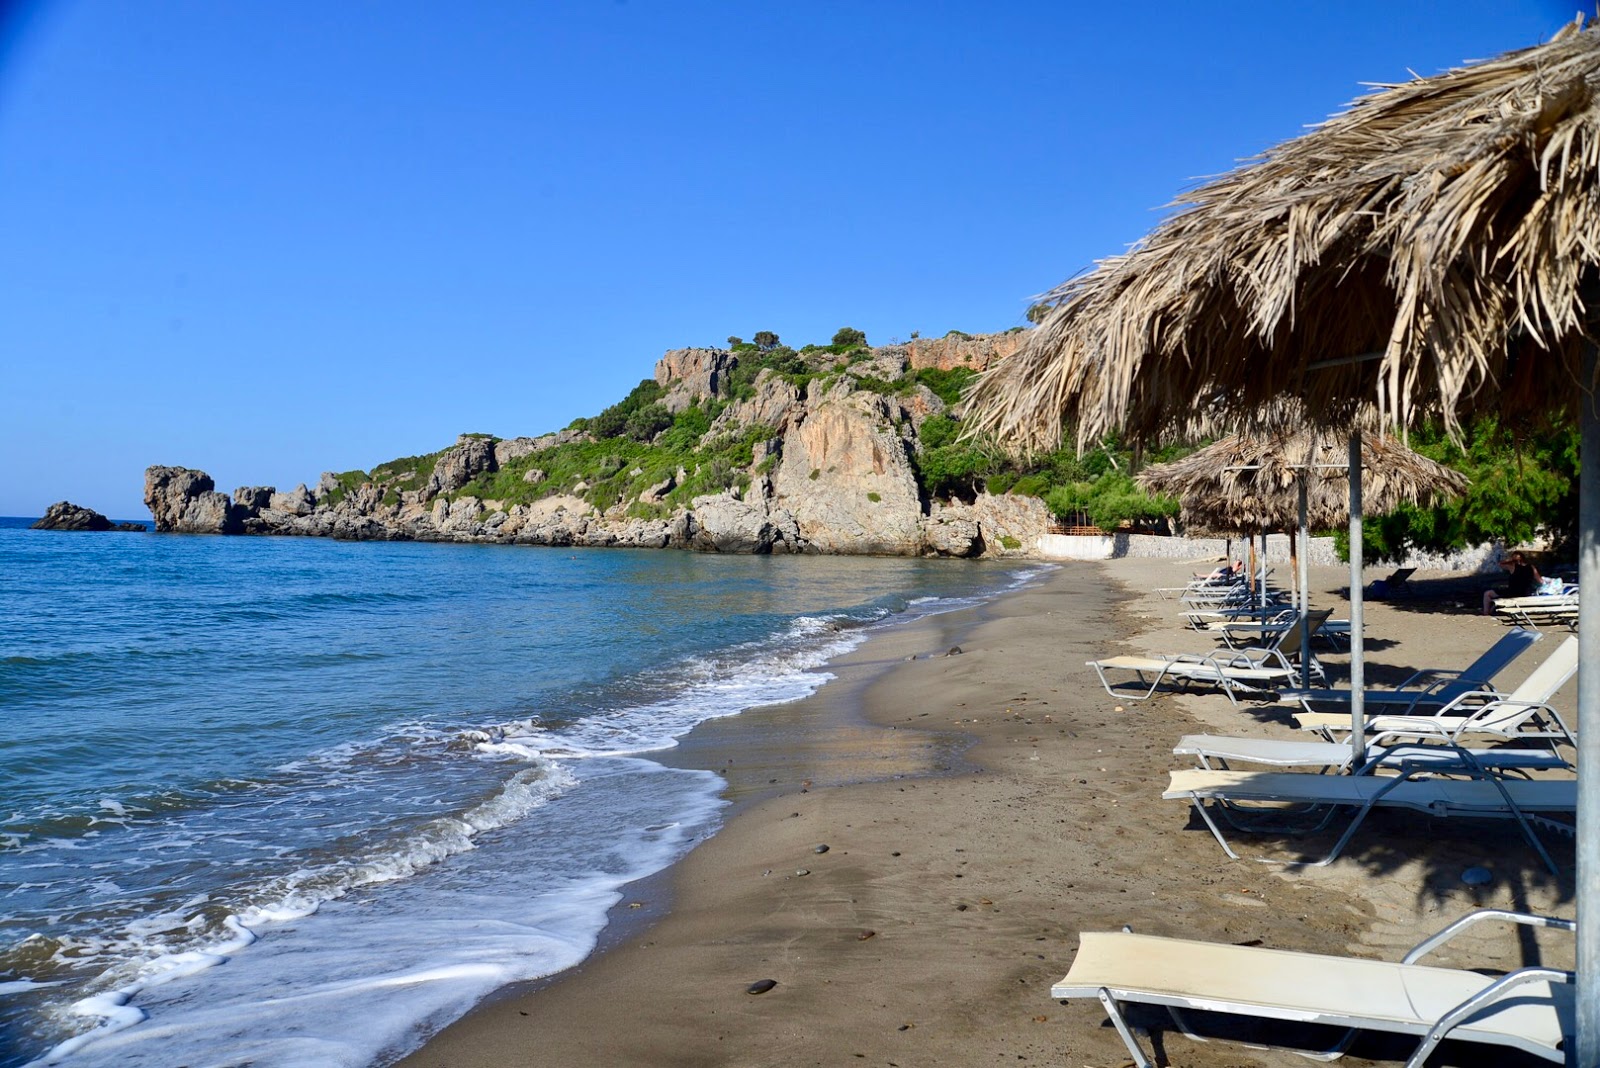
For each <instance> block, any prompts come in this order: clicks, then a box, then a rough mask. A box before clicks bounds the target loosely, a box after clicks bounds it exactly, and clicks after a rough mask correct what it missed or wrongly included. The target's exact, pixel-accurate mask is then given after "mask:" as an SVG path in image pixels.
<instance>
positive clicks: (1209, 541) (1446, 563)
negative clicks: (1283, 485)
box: [1035, 533, 1504, 574]
mask: <svg viewBox="0 0 1600 1068" xmlns="http://www.w3.org/2000/svg"><path fill="white" fill-rule="evenodd" d="M1035 551H1036V552H1037V554H1038V555H1039V556H1040V557H1042V558H1043V559H1046V560H1120V559H1122V558H1124V557H1136V558H1140V559H1151V560H1194V561H1204V560H1219V559H1223V558H1231V559H1235V560H1242V559H1244V558H1245V556H1246V554H1247V553H1248V552H1249V551H1250V547H1249V546H1248V545H1246V544H1245V540H1244V538H1242V537H1239V538H1168V537H1161V536H1159V535H1155V534H1126V533H1117V534H1103V535H1100V536H1098V537H1096V536H1075V535H1067V534H1046V535H1044V536H1043V537H1041V538H1040V539H1039V543H1038V546H1037V548H1036V550H1035ZM1259 551H1260V543H1259V542H1257V552H1258V553H1259ZM1307 555H1308V556H1309V558H1310V562H1311V563H1312V564H1313V565H1315V566H1317V567H1344V566H1346V564H1345V561H1343V560H1341V559H1339V554H1338V553H1337V552H1336V551H1335V549H1334V546H1333V539H1332V538H1312V539H1311V547H1310V552H1309V553H1308V554H1307ZM1502 555H1504V548H1503V547H1502V546H1498V545H1491V544H1484V545H1479V546H1476V547H1474V548H1471V549H1463V550H1460V551H1458V552H1454V553H1449V554H1445V555H1438V554H1434V553H1413V554H1411V555H1410V556H1408V557H1407V558H1406V559H1405V560H1403V561H1401V562H1400V563H1399V564H1387V563H1385V564H1383V565H1373V566H1385V567H1415V568H1418V569H1421V570H1429V571H1459V572H1476V573H1480V574H1481V573H1487V572H1492V571H1494V570H1495V569H1496V568H1497V567H1498V566H1499V562H1500V558H1501V556H1502ZM1266 559H1267V562H1268V563H1272V564H1287V563H1288V562H1289V560H1290V554H1289V536H1288V535H1287V534H1268V535H1267V549H1266Z"/></svg>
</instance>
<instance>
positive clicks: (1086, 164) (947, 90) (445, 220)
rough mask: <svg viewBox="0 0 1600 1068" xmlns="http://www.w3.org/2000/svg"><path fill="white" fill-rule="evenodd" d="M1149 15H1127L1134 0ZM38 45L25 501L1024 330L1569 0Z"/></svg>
mask: <svg viewBox="0 0 1600 1068" xmlns="http://www.w3.org/2000/svg"><path fill="white" fill-rule="evenodd" d="M1113 9H1115V10H1113ZM4 11H10V12H11V18H10V20H9V24H8V25H6V26H5V27H4V29H3V31H0V515H39V514H41V513H42V512H43V510H44V508H45V506H46V505H48V504H49V503H50V502H52V501H55V500H60V499H63V498H66V499H70V500H73V501H76V502H78V503H80V504H85V505H88V506H90V507H92V508H95V509H97V510H99V511H102V512H106V513H108V514H110V515H112V516H113V517H116V518H143V517H145V516H146V515H147V513H146V511H145V509H144V506H143V503H142V501H141V493H142V487H143V471H144V468H145V467H146V466H148V465H149V464H153V463H164V464H177V465H183V466H188V467H198V468H202V469H204V470H206V471H208V472H210V473H211V474H212V475H213V476H214V477H215V478H216V480H217V483H218V487H219V488H220V489H223V490H224V491H228V492H231V491H232V490H233V488H234V487H235V486H239V485H246V484H249V485H258V484H273V485H277V486H279V487H280V488H287V487H289V486H292V485H294V484H295V483H296V482H301V481H305V482H308V483H314V482H315V481H316V479H317V476H318V475H319V473H320V472H322V471H324V470H347V469H350V468H363V469H365V468H370V467H371V466H373V465H375V464H377V463H379V462H381V461H383V460H386V459H390V458H392V457H396V456H403V455H409V454H415V453H420V452H427V451H431V450H433V449H436V448H439V447H441V446H443V445H445V444H448V443H450V442H451V441H453V440H454V438H455V436H456V434H458V433H460V432H463V431H473V432H489V433H494V434H499V435H502V436H508V437H509V436H514V435H517V434H534V433H539V432H542V431H546V430H551V429H556V428H559V427H562V426H565V425H566V424H567V423H569V422H570V421H571V420H572V419H573V418H575V417H577V416H580V415H592V414H594V413H595V412H597V411H599V410H600V409H601V408H603V407H604V406H605V405H607V404H609V403H611V402H613V401H615V400H617V399H619V398H620V397H621V396H622V395H623V394H624V393H625V392H626V391H627V390H628V389H629V388H631V387H632V386H633V385H634V384H636V383H637V382H638V381H639V380H640V379H641V378H645V377H648V376H649V375H650V373H651V370H652V367H653V365H654V362H655V360H656V359H657V358H658V357H659V356H660V354H661V353H662V352H663V351H664V350H666V349H668V348H675V347H679V346H684V345H695V344H722V343H724V341H725V339H726V338H727V336H728V335H729V334H737V335H740V336H743V337H749V336H750V335H751V334H753V333H754V332H755V331H757V330H764V329H765V330H773V331H776V332H777V333H778V334H779V335H780V336H781V337H782V338H783V339H784V340H785V341H787V342H789V343H791V344H794V345H796V346H798V345H800V344H804V343H806V342H810V341H816V342H826V341H827V339H828V338H829V337H830V336H831V335H832V334H833V332H834V331H835V330H836V329H838V328H839V327H840V326H844V325H850V326H855V327H858V328H860V329H862V330H865V331H866V333H867V336H868V338H869V340H871V341H873V342H875V343H882V342H887V341H889V340H891V339H894V338H906V337H909V336H910V334H911V332H912V331H920V332H921V333H922V334H923V335H927V336H932V335H938V334H943V333H944V332H945V331H947V330H951V329H960V330H966V331H969V332H978V331H985V330H1003V329H1005V328H1007V327H1010V326H1013V325H1017V324H1019V323H1021V322H1023V319H1022V315H1023V311H1024V310H1025V309H1026V307H1027V305H1028V303H1029V298H1030V297H1031V296H1033V295H1035V294H1037V293H1039V292H1041V291H1043V290H1045V289H1048V288H1050V287H1051V286H1053V285H1055V284H1056V283H1058V282H1060V281H1062V280H1063V279H1064V278H1066V277H1068V276H1070V275H1072V274H1075V273H1077V272H1078V271H1079V270H1081V269H1083V268H1084V267H1087V266H1089V265H1090V264H1091V263H1092V262H1093V260H1094V259H1095V258H1097V257H1100V256H1105V255H1108V254H1113V253H1116V252H1118V251H1120V250H1122V249H1123V248H1124V247H1125V246H1126V245H1127V244H1128V243H1130V242H1132V241H1135V240H1137V239H1138V238H1139V237H1140V236H1141V235H1142V234H1143V233H1145V232H1146V231H1147V230H1149V229H1150V227H1151V226H1152V225H1154V223H1155V222H1156V221H1157V220H1158V219H1159V218H1160V217H1161V209H1162V208H1163V207H1164V205H1166V204H1167V203H1168V202H1169V201H1170V199H1171V198H1172V197H1173V196H1174V195H1175V194H1176V193H1178V192H1180V191H1181V190H1183V189H1184V188H1186V187H1188V186H1190V185H1192V184H1193V183H1194V181H1195V179H1197V178H1200V177H1203V176H1205V175H1209V174H1215V173H1218V172H1220V171H1223V170H1226V169H1228V168H1229V167H1230V166H1232V165H1233V164H1234V162H1235V161H1236V160H1238V159H1241V158H1243V157H1247V156H1250V155H1252V154H1254V153H1256V152H1258V151H1260V150H1262V149H1264V148H1266V147H1268V146H1269V145H1271V144H1273V143H1275V142H1277V141H1280V140H1283V139H1285V138H1288V137H1292V136H1294V135H1295V134H1296V133H1298V132H1299V131H1300V130H1301V129H1302V128H1303V127H1304V126H1306V125H1307V124H1310V123H1314V122H1316V121H1318V120H1320V119H1321V118H1323V117H1325V116H1326V115H1327V114H1329V113H1331V112H1333V111H1336V110H1338V109H1339V108H1340V107H1342V105H1343V104H1345V103H1346V102H1348V101H1349V100H1350V99H1352V98H1353V97H1355V96H1357V95H1358V94H1359V93H1360V92H1361V91H1362V83H1367V82H1381V81H1399V80H1404V79H1406V78H1407V77H1409V76H1410V73H1409V72H1412V71H1414V72H1416V73H1419V74H1431V73H1434V72H1437V71H1438V70H1441V69H1443V68H1445V67H1449V66H1453V65H1457V64H1459V63H1461V62H1463V61H1466V60H1469V59H1474V58H1486V57H1488V56H1491V55H1494V54H1497V53H1499V52H1502V51H1506V50H1508V49H1512V48H1520V47H1523V46H1526V45H1531V44H1535V43H1538V42H1539V41H1541V40H1543V39H1545V38H1547V37H1548V36H1549V35H1550V34H1551V33H1553V32H1554V31H1555V30H1556V29H1558V28H1559V27H1560V26H1561V24H1562V23H1563V22H1565V21H1567V20H1569V19H1571V18H1572V16H1573V14H1574V11H1575V8H1574V7H1573V5H1572V4H1571V3H1570V0H1568V2H1567V3H1561V2H1558V0H1498V2H1479V0H1459V2H1455V3H1420V2H1407V0H1381V2H1380V0H1373V2H1368V0H1348V2H1341V3H1324V4H1282V3H1253V2H1241V3H1234V4H1227V5H1199V4H1194V3H1181V4H1180V3H1163V2H1147V3H1143V4H1136V5H1133V4H1130V5H1104V4H1098V3H1094V4H1090V3H1082V4H1080V3H1075V2H1068V0H1062V2H1057V3H1022V2H1016V3H1002V2H996V3H970V2H941V0H917V2H904V3H901V2H871V0H855V2H848V3H846V2H839V3H831V2H821V3H806V4H793V3H791V4H777V3H759V2H747V3H731V2H730V3H710V2H705V3H697V2H671V3H668V2H665V0H629V2H626V3H617V2H608V0H583V2H576V0H575V2H549V3H545V2H533V0H528V2H505V3H491V2H477V3H463V4H440V3H427V2H411V0H385V2H382V3H378V2H358V0H342V2H339V3H331V4H330V3H323V2H313V0H276V2H270V3H269V2H266V0H255V2H251V0H241V2H239V3H227V4H217V3H214V2H212V0H160V2H155V3H132V4H130V3H116V2H114V0H65V2H58V3H49V2H41V3H33V4H31V5H30V4H22V5H20V6H19V5H15V4H10V5H8V4H5V3H3V2H0V12H4Z"/></svg>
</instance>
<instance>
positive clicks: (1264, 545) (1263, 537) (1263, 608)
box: [1260, 530, 1267, 618]
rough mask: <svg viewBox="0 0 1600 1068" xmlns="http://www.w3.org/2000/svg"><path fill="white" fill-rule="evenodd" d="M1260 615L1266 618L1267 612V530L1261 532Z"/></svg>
mask: <svg viewBox="0 0 1600 1068" xmlns="http://www.w3.org/2000/svg"><path fill="white" fill-rule="evenodd" d="M1260 593H1261V615H1262V618H1266V613H1267V532H1266V531H1265V530H1263V531H1262V532H1261V590H1260Z"/></svg>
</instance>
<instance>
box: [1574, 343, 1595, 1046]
mask: <svg viewBox="0 0 1600 1068" xmlns="http://www.w3.org/2000/svg"><path fill="white" fill-rule="evenodd" d="M1597 364H1600V351H1597V349H1596V347H1595V346H1594V345H1593V344H1589V345H1587V346H1586V347H1585V352H1584V357H1583V381H1581V382H1580V383H1578V386H1579V392H1578V397H1579V401H1578V408H1579V415H1578V422H1579V426H1580V428H1581V434H1582V445H1581V452H1580V453H1579V464H1578V590H1579V597H1578V829H1577V846H1578V884H1577V909H1578V974H1577V980H1578V989H1577V995H1576V1001H1577V1006H1576V1015H1577V1021H1576V1022H1577V1030H1578V1036H1577V1047H1578V1049H1577V1054H1578V1056H1577V1061H1576V1063H1577V1064H1579V1065H1585V1066H1593V1065H1597V1064H1600V670H1597V667H1596V665H1600V411H1597V410H1596V407H1597V405H1600V397H1597V396H1596V394H1595V392H1594V390H1595V372H1596V367H1597Z"/></svg>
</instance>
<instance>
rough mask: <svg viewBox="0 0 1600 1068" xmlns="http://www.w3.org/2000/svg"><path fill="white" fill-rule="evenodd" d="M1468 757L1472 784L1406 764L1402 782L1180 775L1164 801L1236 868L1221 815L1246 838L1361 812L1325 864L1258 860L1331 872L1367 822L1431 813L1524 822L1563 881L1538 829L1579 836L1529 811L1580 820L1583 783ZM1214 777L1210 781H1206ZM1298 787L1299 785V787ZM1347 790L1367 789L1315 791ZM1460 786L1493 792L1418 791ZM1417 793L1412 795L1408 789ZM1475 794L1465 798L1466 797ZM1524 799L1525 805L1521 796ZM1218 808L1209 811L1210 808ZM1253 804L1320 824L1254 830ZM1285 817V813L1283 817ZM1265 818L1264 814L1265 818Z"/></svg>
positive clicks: (1321, 825) (1464, 762)
mask: <svg viewBox="0 0 1600 1068" xmlns="http://www.w3.org/2000/svg"><path fill="white" fill-rule="evenodd" d="M1458 752H1459V755H1460V761H1461V763H1460V767H1461V770H1463V771H1464V772H1466V773H1467V774H1469V775H1470V776H1471V778H1470V781H1467V782H1463V781H1462V780H1453V779H1441V778H1437V777H1436V775H1435V773H1436V772H1437V770H1438V769H1437V767H1436V766H1433V765H1431V764H1430V765H1424V766H1421V767H1418V766H1416V765H1413V764H1408V763H1407V762H1405V761H1404V760H1403V759H1402V760H1401V761H1400V762H1399V763H1398V765H1390V766H1393V767H1395V770H1396V771H1397V774H1395V775H1391V776H1377V775H1370V774H1369V775H1348V776H1345V775H1341V776H1329V775H1304V774H1300V773H1297V772H1265V773H1249V772H1245V773H1239V772H1208V771H1197V772H1173V773H1172V781H1171V785H1170V786H1169V788H1168V790H1167V791H1166V793H1165V794H1163V795H1162V796H1164V797H1166V798H1168V799H1178V798H1182V799H1184V800H1187V801H1189V802H1190V804H1191V806H1192V807H1193V809H1194V811H1195V812H1197V813H1198V814H1199V816H1200V819H1201V821H1202V822H1203V823H1205V825H1206V827H1207V829H1209V830H1210V831H1211V835H1212V837H1213V838H1215V839H1216V840H1217V844H1218V845H1220V846H1221V847H1222V851H1223V852H1224V853H1226V854H1227V855H1228V856H1229V857H1230V858H1231V859H1233V860H1240V859H1242V858H1241V857H1240V856H1239V854H1238V852H1236V851H1235V850H1234V848H1233V845H1232V844H1231V843H1230V842H1229V841H1228V837H1227V835H1226V834H1224V833H1223V831H1222V828H1221V826H1220V825H1219V823H1218V820H1217V819H1215V818H1213V809H1215V811H1216V814H1217V815H1219V816H1221V817H1222V821H1223V822H1226V823H1227V824H1228V825H1229V826H1231V827H1233V828H1235V829H1237V830H1240V831H1244V832H1246V833H1252V832H1254V833H1264V832H1268V831H1272V832H1275V833H1285V834H1291V835H1298V834H1312V833H1316V832H1317V831H1321V830H1324V829H1326V828H1327V827H1328V826H1330V825H1331V824H1332V822H1333V820H1334V819H1335V818H1336V817H1337V816H1338V814H1339V810H1340V809H1345V808H1352V807H1353V808H1355V809H1356V812H1355V814H1354V815H1353V816H1352V817H1351V819H1350V823H1349V824H1348V826H1346V827H1345V829H1344V831H1343V832H1342V833H1341V834H1340V836H1339V839H1338V841H1337V842H1335V843H1334V845H1333V847H1332V848H1331V849H1329V850H1328V852H1327V854H1326V855H1325V856H1323V857H1322V858H1321V859H1318V860H1298V861H1282V860H1278V859H1277V858H1274V857H1256V858H1254V859H1255V860H1258V861H1260V862H1261V863H1264V864H1284V865H1286V866H1291V867H1296V868H1300V867H1306V868H1324V867H1327V866H1328V865H1329V864H1332V863H1333V862H1334V861H1335V860H1337V859H1339V857H1340V855H1341V854H1343V852H1344V849H1345V846H1347V845H1348V844H1349V843H1350V841H1351V839H1353V838H1354V837H1355V836H1356V832H1357V831H1359V830H1360V829H1361V826H1362V824H1363V823H1365V822H1366V819H1367V816H1368V815H1369V814H1371V812H1372V811H1373V810H1374V809H1376V808H1380V807H1398V808H1407V809H1411V810H1414V811H1421V812H1425V813H1427V814H1429V815H1433V816H1440V817H1452V816H1456V817H1461V816H1467V817H1477V818H1483V819H1513V820H1515V821H1516V822H1517V826H1518V828H1519V829H1520V830H1521V832H1522V835H1523V837H1524V838H1526V839H1527V840H1528V843H1529V844H1530V845H1531V846H1533V848H1534V852H1536V853H1538V855H1539V859H1540V860H1541V861H1543V863H1544V865H1545V867H1546V868H1548V869H1549V870H1550V872H1551V874H1559V873H1560V871H1561V869H1560V867H1559V866H1558V865H1557V864H1556V862H1555V859H1554V858H1553V857H1551V856H1550V852H1549V850H1547V849H1546V848H1545V846H1544V843H1543V842H1541V841H1540V840H1539V836H1538V833H1537V831H1536V830H1535V827H1536V826H1539V827H1544V828H1546V829H1549V830H1554V831H1557V832H1559V833H1561V834H1563V835H1567V836H1570V835H1571V833H1572V828H1571V827H1570V826H1568V825H1566V824H1563V823H1560V822H1558V821H1556V820H1553V819H1549V818H1547V817H1544V816H1540V815H1537V814H1536V813H1530V812H1529V811H1528V809H1529V808H1537V809H1540V810H1542V811H1557V812H1575V811H1576V809H1577V781H1576V780H1575V779H1565V780H1558V781H1554V782H1552V781H1538V782H1536V781H1529V780H1506V779H1504V778H1502V777H1501V776H1498V775H1493V774H1490V773H1489V772H1488V771H1487V769H1485V768H1484V767H1483V766H1482V765H1481V764H1479V763H1478V762H1477V761H1476V760H1475V759H1474V758H1473V756H1472V755H1471V753H1470V752H1468V751H1466V750H1458ZM1206 776H1210V777H1211V778H1210V779H1209V780H1205V781H1197V780H1203V779H1204V777H1206ZM1297 780H1298V782H1296V781H1297ZM1335 781H1337V782H1342V783H1345V784H1352V783H1360V784H1361V785H1360V786H1359V788H1358V789H1357V795H1356V796H1349V797H1334V796H1332V795H1331V794H1330V793H1327V792H1324V793H1323V794H1322V795H1320V796H1319V795H1318V794H1317V792H1316V791H1315V790H1314V789H1313V788H1310V787H1314V785H1315V784H1319V783H1320V784H1328V785H1331V784H1332V783H1333V782H1335ZM1444 784H1453V785H1455V786H1456V787H1469V786H1486V787H1489V788H1490V789H1488V790H1484V789H1476V790H1471V791H1470V793H1471V794H1472V796H1471V797H1470V798H1465V797H1461V796H1457V797H1456V798H1452V797H1451V796H1450V794H1448V793H1440V792H1437V791H1428V790H1424V789H1415V788H1414V787H1423V786H1427V785H1444ZM1408 787H1410V788H1408ZM1550 787H1558V788H1559V793H1560V796H1559V797H1547V798H1543V799H1541V798H1540V797H1538V796H1537V795H1535V794H1534V791H1538V792H1540V793H1554V791H1551V790H1550V789H1549V788H1550ZM1491 790H1492V791H1493V793H1494V794H1498V797H1499V802H1498V804H1489V803H1488V796H1487V795H1489V794H1490V791H1491ZM1464 792H1467V791H1462V790H1459V789H1458V790H1457V793H1458V795H1459V794H1461V793H1464ZM1516 794H1523V795H1524V796H1523V797H1522V799H1521V800H1520V801H1519V800H1518V798H1517V797H1516V796H1514V795H1516ZM1208 801H1209V802H1213V804H1212V805H1207V804H1206V802H1208ZM1242 801H1248V802H1270V803H1279V804H1285V803H1286V804H1289V805H1291V806H1295V807H1293V808H1291V809H1290V810H1289V811H1290V812H1291V814H1294V813H1302V812H1312V813H1320V818H1318V819H1317V821H1316V822H1315V824H1314V825H1313V826H1310V827H1308V828H1307V827H1302V828H1298V829H1296V828H1294V827H1293V826H1291V825H1285V824H1282V823H1281V821H1275V822H1274V824H1273V825H1271V826H1268V825H1267V824H1265V823H1263V822H1261V821H1259V820H1256V821H1254V822H1250V823H1247V822H1246V821H1244V820H1242V819H1240V818H1239V816H1240V815H1242V814H1243V813H1244V812H1247V811H1251V810H1249V809H1248V808H1247V807H1244V806H1242V805H1241V804H1240V802H1242ZM1280 811H1281V810H1280ZM1257 812H1259V810H1257Z"/></svg>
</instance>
